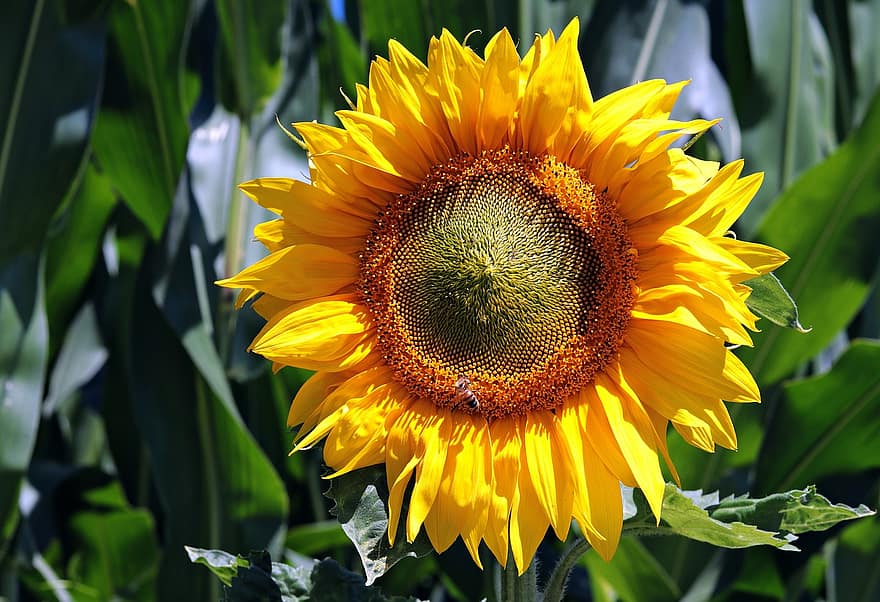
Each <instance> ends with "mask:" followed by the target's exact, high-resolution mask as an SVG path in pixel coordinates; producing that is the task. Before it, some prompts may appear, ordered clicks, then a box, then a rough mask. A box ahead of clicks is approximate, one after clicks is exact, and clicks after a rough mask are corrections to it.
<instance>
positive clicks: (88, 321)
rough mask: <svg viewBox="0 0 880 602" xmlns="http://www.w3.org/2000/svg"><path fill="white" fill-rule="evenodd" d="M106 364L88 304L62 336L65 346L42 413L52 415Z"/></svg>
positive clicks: (90, 305)
mask: <svg viewBox="0 0 880 602" xmlns="http://www.w3.org/2000/svg"><path fill="white" fill-rule="evenodd" d="M106 361H107V349H106V348H105V347H104V343H103V342H102V341H101V333H100V332H98V317H97V315H96V313H95V307H94V305H92V304H91V303H87V304H86V305H84V306H83V308H82V309H81V310H80V312H79V313H78V314H77V315H76V317H75V318H74V320H73V322H72V323H71V325H70V328H69V329H68V330H67V332H66V333H65V337H64V344H63V345H62V346H61V351H60V352H59V353H58V358H57V359H56V361H55V366H54V367H53V368H52V375H51V376H50V378H49V393H48V395H46V399H45V401H44V402H43V413H44V414H46V415H49V414H51V413H52V412H54V411H55V410H56V409H57V407H58V406H59V404H61V403H63V402H64V401H66V400H67V399H68V398H70V397H71V396H72V395H73V394H74V393H75V392H76V391H77V389H79V388H80V387H82V386H83V385H84V384H86V383H87V382H89V381H90V380H91V379H92V377H94V376H95V374H97V372H98V370H100V369H101V367H102V366H103V365H104V363H105V362H106Z"/></svg>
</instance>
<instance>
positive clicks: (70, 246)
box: [46, 164, 116, 348]
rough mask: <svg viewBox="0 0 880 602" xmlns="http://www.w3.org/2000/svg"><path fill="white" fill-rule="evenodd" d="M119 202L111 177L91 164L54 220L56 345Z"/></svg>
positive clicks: (50, 299) (51, 264) (49, 303)
mask: <svg viewBox="0 0 880 602" xmlns="http://www.w3.org/2000/svg"><path fill="white" fill-rule="evenodd" d="M115 206H116V196H115V194H114V192H113V189H112V188H111V187H110V183H109V182H108V180H107V178H105V177H104V176H102V175H101V174H100V173H98V171H97V169H96V168H95V166H94V165H93V164H89V165H88V166H87V167H86V169H85V172H84V173H83V177H82V179H81V180H80V182H79V186H78V188H77V189H76V191H75V192H74V193H73V195H72V196H71V199H70V202H69V203H67V204H66V205H65V206H64V207H63V208H62V210H61V211H59V215H58V216H57V217H56V219H55V221H54V223H53V224H52V228H51V229H50V232H49V238H48V241H47V246H46V310H47V312H48V314H49V326H50V329H51V332H52V335H53V338H52V341H53V348H56V347H57V345H58V340H57V339H58V338H59V335H60V334H61V333H60V332H59V330H60V329H62V328H63V326H64V325H65V324H66V322H67V320H69V319H70V317H71V315H72V313H73V311H74V306H75V304H76V303H77V300H78V298H79V296H80V294H81V293H82V290H83V288H84V287H85V286H86V282H87V281H88V279H89V277H90V276H91V275H92V273H93V269H94V265H95V261H96V259H97V258H98V253H99V251H100V249H101V243H102V241H103V239H104V229H105V227H106V225H107V221H108V219H109V217H110V213H111V211H112V210H113V208H114V207H115Z"/></svg>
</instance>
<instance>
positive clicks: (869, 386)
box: [755, 340, 880, 492]
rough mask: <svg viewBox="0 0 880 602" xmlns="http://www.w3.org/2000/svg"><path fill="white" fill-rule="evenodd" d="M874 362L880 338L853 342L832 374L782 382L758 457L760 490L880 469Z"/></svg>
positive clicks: (878, 377) (878, 375) (879, 355)
mask: <svg viewBox="0 0 880 602" xmlns="http://www.w3.org/2000/svg"><path fill="white" fill-rule="evenodd" d="M877 366H880V342H877V341H868V340H862V341H859V340H857V341H855V342H854V343H853V344H852V345H851V346H850V347H849V349H847V351H846V353H844V354H843V356H841V357H840V359H839V360H838V361H837V363H836V364H835V365H834V367H833V368H832V369H831V371H830V372H828V373H826V374H823V375H820V376H815V377H812V378H807V379H803V380H800V381H796V382H793V383H790V384H788V385H786V386H785V388H784V392H785V400H784V401H783V402H782V403H780V404H779V405H778V406H777V408H776V412H775V413H774V414H773V419H772V421H771V422H770V425H769V427H768V428H767V431H766V436H765V439H764V446H763V448H762V450H761V455H760V458H759V460H758V464H757V471H756V476H755V483H756V487H757V490H758V491H761V492H768V491H774V490H776V491H778V490H780V489H787V488H788V487H791V486H795V487H802V486H804V485H806V484H808V483H813V482H816V481H818V480H819V479H821V478H823V477H825V476H829V475H832V474H841V473H853V472H858V471H861V470H868V469H871V468H877V467H880V438H878V437H877V432H878V430H880V371H878V370H877ZM792 433H797V436H795V437H793V436H792V435H791V434H792Z"/></svg>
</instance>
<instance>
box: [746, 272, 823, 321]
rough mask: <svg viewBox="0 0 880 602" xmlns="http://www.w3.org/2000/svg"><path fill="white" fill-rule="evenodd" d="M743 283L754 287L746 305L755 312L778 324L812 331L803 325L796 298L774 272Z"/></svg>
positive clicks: (751, 287)
mask: <svg viewBox="0 0 880 602" xmlns="http://www.w3.org/2000/svg"><path fill="white" fill-rule="evenodd" d="M743 284H745V285H746V286H748V287H749V288H750V289H752V293H751V294H750V295H749V297H748V299H746V305H747V306H748V307H749V309H751V310H752V311H753V312H754V313H755V314H757V315H759V316H761V317H762V318H766V319H768V320H770V321H771V322H773V323H774V324H776V325H777V326H784V327H786V328H794V329H795V330H797V331H798V332H803V333H807V332H810V330H809V329H805V328H804V327H803V326H801V323H800V319H799V318H798V309H797V305H796V304H795V302H794V299H792V298H791V295H789V294H788V291H786V290H785V287H784V286H782V283H781V282H780V281H779V278H777V277H776V276H775V275H774V274H773V273H772V272H771V273H769V274H764V275H763V276H758V277H757V278H752V279H751V280H746V281H745V282H743Z"/></svg>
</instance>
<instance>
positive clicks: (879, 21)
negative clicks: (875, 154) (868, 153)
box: [844, 0, 880, 126]
mask: <svg viewBox="0 0 880 602" xmlns="http://www.w3.org/2000/svg"><path fill="white" fill-rule="evenodd" d="M847 7H848V8H849V20H848V22H847V23H845V24H844V25H845V26H847V27H848V28H849V32H850V40H851V41H850V45H849V48H847V50H848V51H849V53H850V56H851V57H852V65H853V79H854V82H853V83H854V85H853V88H854V90H853V92H852V93H851V94H850V96H851V99H850V100H851V101H852V104H853V108H852V111H851V112H850V113H849V114H848V116H849V117H850V119H851V125H852V126H855V125H856V124H858V123H860V122H861V121H862V119H863V118H864V116H865V114H866V113H867V111H868V108H869V107H870V106H871V99H872V97H873V96H874V93H875V92H876V90H877V86H878V84H880V40H878V38H877V30H878V28H880V2H877V0H853V1H851V2H848V3H847Z"/></svg>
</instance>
